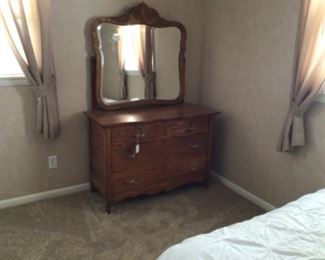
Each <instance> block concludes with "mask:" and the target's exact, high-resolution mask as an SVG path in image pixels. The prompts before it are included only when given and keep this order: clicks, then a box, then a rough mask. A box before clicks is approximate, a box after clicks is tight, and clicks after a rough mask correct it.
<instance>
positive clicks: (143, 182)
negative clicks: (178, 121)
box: [112, 156, 207, 193]
mask: <svg viewBox="0 0 325 260" xmlns="http://www.w3.org/2000/svg"><path fill="white" fill-rule="evenodd" d="M206 167H207V156H202V157H197V158H192V159H190V160H189V159H187V160H181V161H172V162H168V164H163V163H162V164H159V165H156V166H155V167H154V166H153V167H146V168H143V169H128V170H123V171H118V172H113V178H112V181H113V193H120V192H125V191H128V190H132V189H140V188H143V187H147V186H151V185H156V184H161V183H164V182H168V181H171V180H175V179H176V178H180V177H181V178H184V179H186V178H187V177H190V176H196V175H204V173H205V171H206Z"/></svg>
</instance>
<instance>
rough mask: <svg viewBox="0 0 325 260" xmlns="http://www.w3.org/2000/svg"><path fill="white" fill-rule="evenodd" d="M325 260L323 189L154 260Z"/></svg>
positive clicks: (189, 241) (188, 241) (191, 240)
mask: <svg viewBox="0 0 325 260" xmlns="http://www.w3.org/2000/svg"><path fill="white" fill-rule="evenodd" d="M212 259H213V260H216V259H218V260H226V259H227V260H253V259H259V260H271V259H272V260H276V259H284V260H289V259H290V260H291V259H292V260H293V259H295V260H298V259H308V260H316V259H317V260H325V189H322V190H319V191H318V192H315V193H313V194H308V195H305V196H303V197H301V198H300V199H298V200H296V201H294V202H291V203H288V204H287V205H285V206H283V207H281V208H278V209H275V210H273V211H270V212H268V213H266V214H263V215H261V216H257V217H254V218H252V219H251V220H248V221H244V222H242V223H237V224H234V225H231V226H228V227H224V228H221V229H217V230H215V231H213V232H211V233H208V234H203V235H198V236H195V237H191V238H188V239H186V240H184V241H183V242H181V243H180V244H177V245H174V246H172V247H170V248H169V249H167V250H166V251H165V252H164V253H163V254H162V255H161V256H160V257H159V258H158V260H212Z"/></svg>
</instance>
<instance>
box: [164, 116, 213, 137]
mask: <svg viewBox="0 0 325 260" xmlns="http://www.w3.org/2000/svg"><path fill="white" fill-rule="evenodd" d="M207 131H209V119H208V118H207V117H196V118H190V119H181V120H173V121H169V122H167V123H166V134H167V135H168V136H174V135H182V134H193V133H200V132H207Z"/></svg>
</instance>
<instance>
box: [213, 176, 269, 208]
mask: <svg viewBox="0 0 325 260" xmlns="http://www.w3.org/2000/svg"><path fill="white" fill-rule="evenodd" d="M212 176H214V177H216V178H217V180H219V181H220V182H221V183H222V184H224V185H225V186H227V187H228V188H229V189H231V190H233V191H234V192H236V193H238V194H239V195H241V196H242V197H244V198H245V199H248V200H249V201H251V202H253V203H254V204H256V205H257V206H259V207H261V208H263V209H265V210H267V211H271V210H273V209H275V206H273V205H272V204H270V203H268V202H266V201H265V200H262V199H261V198H259V197H257V196H256V195H254V194H253V193H251V192H249V191H248V190H245V189H244V188H242V187H240V186H238V185H237V184H235V183H233V182H232V181H230V180H228V179H226V178H224V177H222V176H221V175H219V174H218V173H216V172H215V171H212Z"/></svg>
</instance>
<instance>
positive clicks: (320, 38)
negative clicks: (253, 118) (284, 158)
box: [277, 0, 325, 152]
mask: <svg viewBox="0 0 325 260" xmlns="http://www.w3.org/2000/svg"><path fill="white" fill-rule="evenodd" d="M324 22H325V0H303V1H302V2H301V12H300V21H299V27H298V34H297V43H296V57H295V71H294V82H293V86H292V89H291V95H290V106H289V111H288V113H287V116H286V119H285V123H284V126H283V129H282V133H281V136H280V140H279V143H278V147H277V150H278V151H280V152H287V151H290V150H292V149H294V148H295V147H299V146H304V145H305V124H304V115H305V113H306V111H307V110H308V108H309V107H310V106H311V104H312V103H313V102H314V100H315V98H316V97H317V96H318V94H319V93H320V90H321V89H322V88H323V87H324V85H325V84H324V81H325V24H324Z"/></svg>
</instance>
